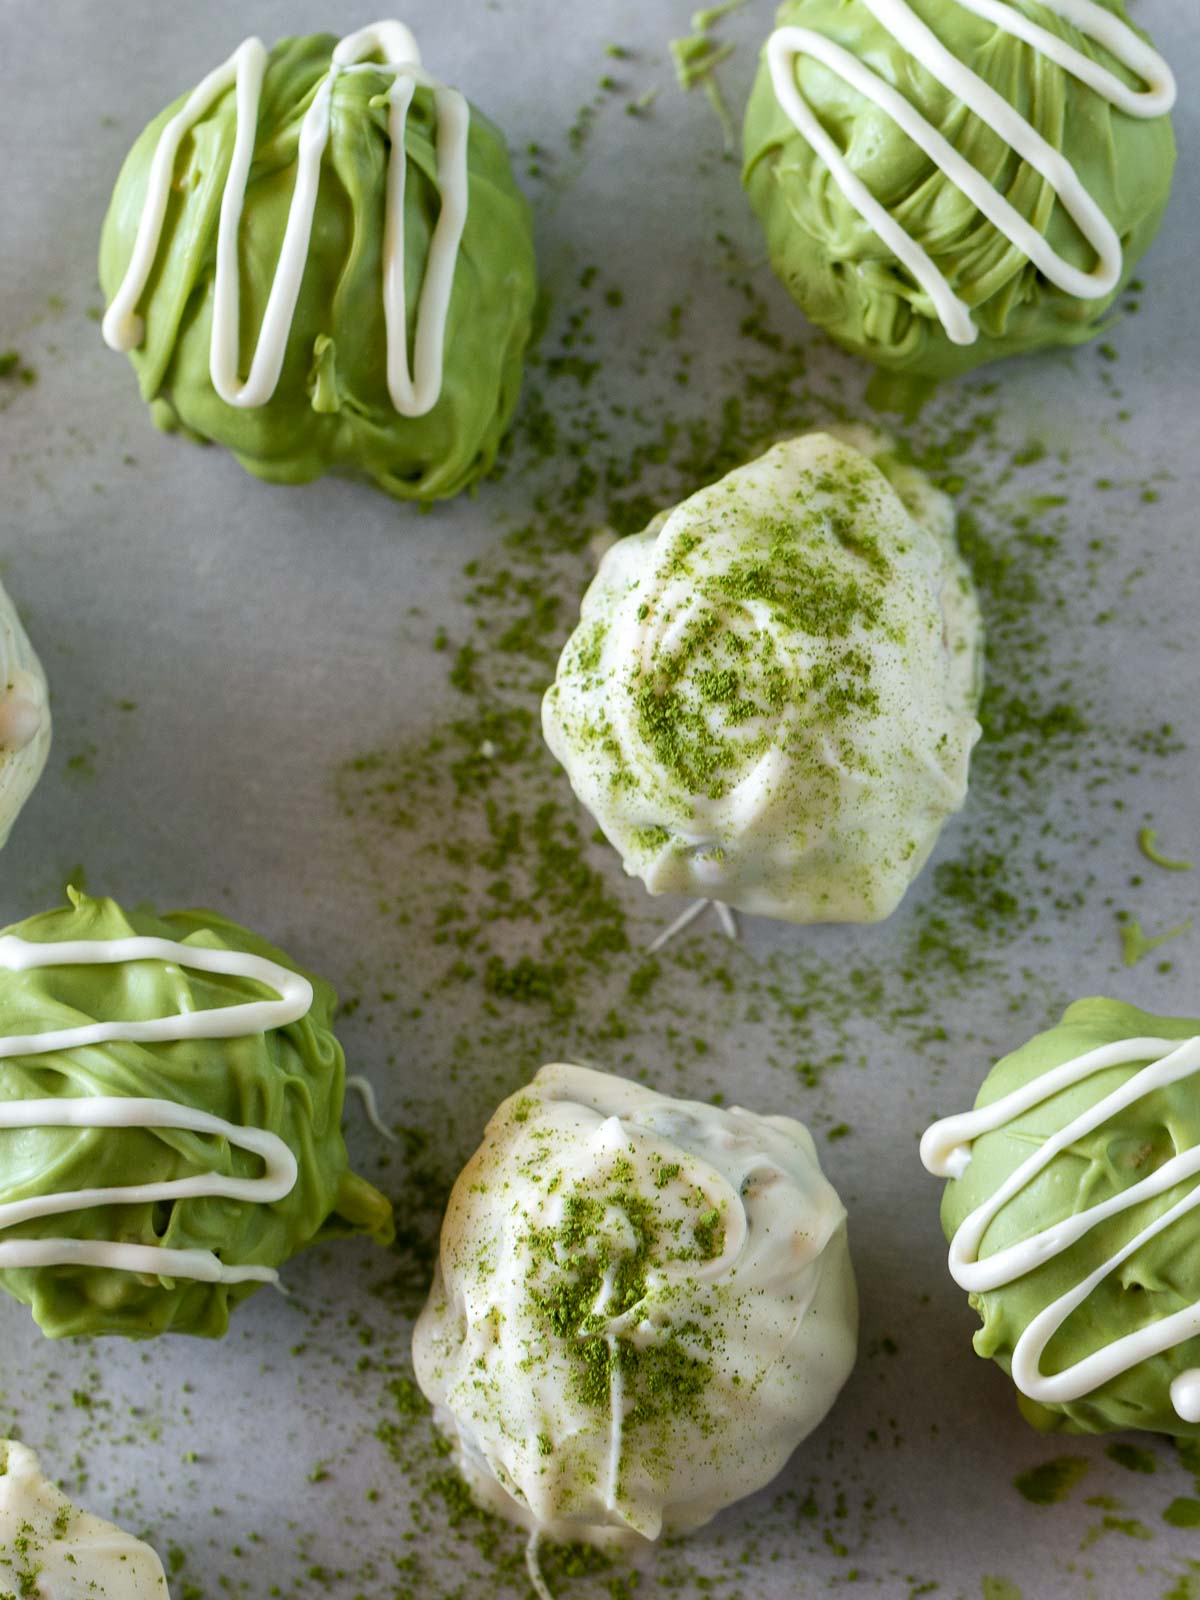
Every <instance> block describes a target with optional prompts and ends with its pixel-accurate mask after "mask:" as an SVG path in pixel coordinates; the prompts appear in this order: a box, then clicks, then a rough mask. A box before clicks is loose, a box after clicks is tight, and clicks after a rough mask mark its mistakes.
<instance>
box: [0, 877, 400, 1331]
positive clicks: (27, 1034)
mask: <svg viewBox="0 0 1200 1600" xmlns="http://www.w3.org/2000/svg"><path fill="white" fill-rule="evenodd" d="M70 899H71V903H70V905H69V906H67V907H64V908H63V909H62V910H58V911H49V912H46V913H44V914H43V915H41V916H36V917H30V918H29V919H28V920H27V921H25V922H21V923H17V924H16V925H15V926H14V927H11V928H8V929H6V930H5V931H4V932H3V933H2V934H0V1288H3V1289H5V1290H7V1291H8V1293H9V1294H11V1295H13V1296H14V1297H15V1298H16V1299H18V1300H21V1301H24V1302H25V1303H26V1304H27V1305H29V1306H30V1307H31V1308H32V1310H33V1315H34V1319H35V1320H36V1322H37V1323H38V1326H39V1327H40V1328H41V1330H42V1332H43V1333H45V1334H46V1335H47V1336H48V1337H50V1338H60V1337H63V1336H64V1335H73V1334H98V1333H121V1334H126V1335H128V1336H129V1337H131V1338H135V1339H140V1338H149V1337H151V1336H153V1335H155V1334H159V1333H167V1332H176V1333H193V1334H203V1335H205V1336H208V1337H212V1338H215V1337H219V1336H220V1335H221V1334H223V1333H224V1332H225V1330H226V1328H227V1326H228V1323H229V1313H230V1309H231V1307H232V1306H233V1305H235V1304H236V1303H237V1302H238V1301H240V1300H243V1299H245V1297H246V1296H247V1295H248V1294H251V1293H253V1292H254V1290H255V1289H257V1288H259V1287H261V1286H262V1285H263V1284H264V1283H275V1282H277V1281H278V1277H279V1274H278V1271H277V1270H276V1269H277V1268H279V1267H280V1266H282V1265H283V1263H284V1262H285V1261H287V1260H288V1258H289V1257H290V1256H292V1255H294V1254H295V1253H296V1252H297V1251H298V1250H302V1249H303V1248H304V1247H305V1246H306V1245H309V1244H312V1243H314V1242H316V1241H318V1240H321V1239H327V1238H332V1237H336V1236H338V1235H342V1234H351V1233H370V1234H372V1235H373V1236H374V1237H376V1238H377V1239H378V1240H379V1241H380V1242H382V1243H387V1242H388V1241H389V1240H390V1239H391V1237H392V1231H393V1230H392V1214H391V1206H390V1205H389V1204H388V1202H387V1201H386V1200H385V1199H384V1197H383V1196H382V1195H381V1194H379V1193H378V1191H377V1190H375V1189H373V1188H372V1187H371V1185H370V1184H368V1183H366V1182H364V1180H363V1179H361V1178H358V1177H356V1176H355V1175H354V1174H353V1173H352V1172H351V1171H350V1170H349V1161H348V1158H347V1154H346V1145H345V1141H344V1140H343V1138H342V1131H341V1126H340V1118H341V1111H342V1099H343V1095H344V1090H345V1060H344V1057H343V1054H342V1049H341V1046H340V1045H339V1044H338V1042H337V1040H336V1039H335V1038H334V1036H333V1034H332V1032H331V1031H330V1026H331V1022H332V1018H333V1012H334V1007H335V996H334V994H333V991H332V989H330V987H329V986H328V984H325V983H322V982H321V981H320V980H319V979H317V978H311V977H309V976H308V975H307V974H305V973H304V972H302V971H301V969H300V968H299V967H296V966H295V965H294V964H293V963H292V962H291V961H289V959H288V958H287V957H286V956H284V955H282V954H281V953H280V952H279V951H278V950H275V949H273V948H272V946H271V945H269V944H267V943H266V942H265V941H264V940H262V939H259V938H258V937H257V936H256V935H255V934H252V933H249V932H247V931H246V929H244V928H239V927H238V926H236V924H234V923H232V922H229V921H227V920H226V919H225V918H224V917H221V916H218V915H217V914H216V913H215V912H210V911H178V912H172V913H170V914H168V915H166V916H163V917H157V916H154V915H153V914H152V913H150V912H148V911H144V910H139V911H133V912H125V911H122V909H121V908H120V906H118V905H117V904H116V902H115V901H113V900H92V899H89V898H88V897H87V896H86V895H83V894H79V893H77V892H75V891H71V895H70Z"/></svg>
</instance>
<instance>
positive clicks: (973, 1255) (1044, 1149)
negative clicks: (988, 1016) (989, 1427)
mask: <svg viewBox="0 0 1200 1600" xmlns="http://www.w3.org/2000/svg"><path fill="white" fill-rule="evenodd" d="M1198 1087H1200V1018H1195V1017H1182V1018H1177V1017H1157V1016H1151V1015H1150V1014H1148V1013H1147V1012H1145V1011H1139V1010H1138V1009H1137V1008H1136V1007H1135V1006H1130V1005H1124V1004H1122V1003H1121V1002H1120V1001H1117V1000H1080V1001H1078V1002H1077V1003H1076V1004H1075V1005H1073V1006H1070V1007H1069V1008H1068V1009H1067V1011H1066V1013H1065V1014H1064V1016H1063V1019H1062V1021H1061V1022H1060V1023H1059V1024H1058V1026H1057V1027H1055V1028H1051V1029H1050V1030H1049V1032H1047V1033H1041V1034H1038V1035H1037V1036H1036V1037H1035V1038H1033V1039H1031V1040H1030V1041H1029V1043H1028V1044H1025V1045H1022V1046H1021V1048H1020V1049H1019V1050H1015V1051H1014V1052H1013V1053H1012V1055H1009V1056H1005V1057H1004V1059H1003V1060H1002V1061H999V1062H997V1064H996V1065H995V1066H994V1067H993V1068H992V1070H991V1072H990V1073H989V1074H988V1076H987V1078H986V1079H985V1080H984V1084H983V1087H982V1089H981V1090H980V1091H979V1096H978V1099H977V1100H976V1102H975V1109H974V1111H971V1112H967V1113H966V1114H965V1115H961V1116H952V1117H947V1118H945V1119H944V1120H943V1121H941V1122H937V1123H935V1124H934V1125H933V1127H931V1128H930V1129H929V1130H928V1131H927V1132H926V1134H925V1137H924V1139H923V1140H922V1143H921V1156H922V1160H923V1161H924V1162H925V1165H926V1166H927V1167H928V1168H929V1170H930V1171H931V1172H934V1173H936V1174H938V1175H939V1176H942V1177H948V1178H950V1180H951V1181H950V1183H949V1184H948V1185H947V1187H946V1191H945V1194H944V1196H943V1199H942V1225H943V1227H944V1228H945V1231H946V1236H947V1238H948V1239H950V1241H951V1246H950V1271H951V1273H952V1274H953V1276H954V1278H955V1280H956V1281H957V1282H958V1283H959V1284H960V1285H961V1286H962V1287H963V1288H965V1289H966V1290H967V1291H968V1294H969V1296H970V1300H971V1304H972V1305H973V1306H974V1307H975V1309H976V1311H978V1313H979V1315H980V1317H981V1318H982V1321H983V1326H982V1327H981V1328H980V1330H979V1332H978V1333H977V1334H976V1335H975V1348H976V1350H977V1351H978V1352H979V1354H980V1355H982V1356H990V1357H992V1359H993V1360H995V1361H996V1362H997V1363H998V1364H999V1365H1000V1366H1001V1367H1002V1368H1003V1369H1004V1371H1005V1372H1007V1373H1008V1374H1009V1375H1010V1376H1011V1377H1012V1380H1013V1382H1014V1384H1015V1385H1016V1388H1017V1397H1018V1401H1019V1403H1020V1407H1021V1410H1022V1411H1023V1412H1024V1414H1025V1415H1026V1417H1027V1418H1028V1419H1029V1420H1030V1421H1031V1422H1032V1423H1033V1424H1034V1425H1035V1426H1037V1427H1039V1428H1043V1429H1054V1428H1060V1429H1063V1430H1065V1431H1067V1432H1070V1433H1104V1432H1107V1431H1109V1430H1111V1429H1121V1428H1147V1429H1151V1430H1153V1431H1154V1432H1157V1433H1169V1434H1173V1435H1193V1436H1195V1435H1200V1098H1198V1095H1197V1089H1198Z"/></svg>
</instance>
